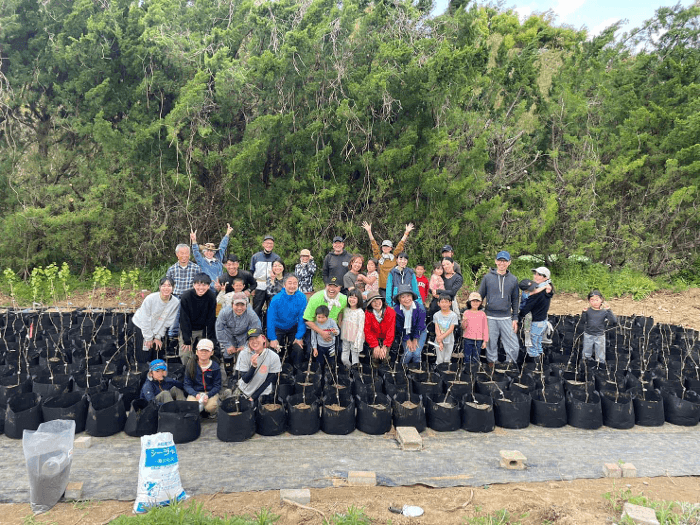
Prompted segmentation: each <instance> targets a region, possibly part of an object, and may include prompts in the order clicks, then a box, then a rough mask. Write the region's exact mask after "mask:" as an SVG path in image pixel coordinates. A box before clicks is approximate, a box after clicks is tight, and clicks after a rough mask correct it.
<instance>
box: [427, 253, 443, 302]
mask: <svg viewBox="0 0 700 525" xmlns="http://www.w3.org/2000/svg"><path fill="white" fill-rule="evenodd" d="M442 272H443V270H442V261H440V262H436V263H435V264H433V274H432V275H431V276H430V282H429V283H428V291H429V292H430V295H431V296H432V297H433V298H434V299H437V298H438V293H437V291H438V290H444V289H445V281H443V280H442Z"/></svg>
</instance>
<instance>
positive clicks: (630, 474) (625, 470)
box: [621, 463, 637, 478]
mask: <svg viewBox="0 0 700 525" xmlns="http://www.w3.org/2000/svg"><path fill="white" fill-rule="evenodd" d="M621 468H622V477H623V478H636V477H637V467H635V466H634V465H632V463H623V464H622V467H621Z"/></svg>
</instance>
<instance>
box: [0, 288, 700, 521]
mask: <svg viewBox="0 0 700 525" xmlns="http://www.w3.org/2000/svg"><path fill="white" fill-rule="evenodd" d="M114 295H116V294H113V293H110V292H108V293H107V294H106V296H105V298H104V300H102V298H98V299H97V300H94V301H91V300H90V299H89V298H88V297H87V296H84V297H82V296H81V297H73V298H72V299H71V302H72V303H73V305H72V306H79V305H81V306H82V305H88V304H92V305H93V306H95V307H97V306H99V307H116V306H118V303H119V301H118V300H116V299H115V298H114ZM6 299H8V298H6V297H1V296H0V304H4V305H7V304H9V301H6ZM137 299H140V298H137ZM608 302H609V303H610V306H611V308H612V310H613V312H615V313H616V314H618V315H633V314H637V315H645V316H651V317H654V319H655V320H656V321H657V322H664V323H672V324H678V325H683V326H686V327H689V328H694V329H696V330H700V289H698V288H693V289H690V290H688V291H686V292H683V293H670V292H657V293H654V294H652V295H651V296H650V297H649V298H647V299H646V300H644V301H634V300H632V299H631V298H627V297H625V298H620V299H611V300H609V301H608ZM129 303H130V304H129V306H132V304H134V303H133V302H132V301H131V300H130V301H129ZM138 303H140V300H139V301H138ZM61 306H70V305H65V304H64V305H61ZM585 306H586V301H585V298H580V297H578V296H576V295H573V294H558V295H555V297H554V299H553V300H552V304H551V308H550V312H552V313H555V314H575V313H580V312H581V311H582V310H583V309H584V308H585ZM628 489H629V490H630V491H631V494H632V495H640V494H641V495H645V496H647V497H648V498H649V499H652V500H665V501H679V502H683V501H685V502H690V503H695V504H698V503H700V477H676V478H670V477H660V478H639V479H624V480H621V479H618V480H611V479H594V480H591V479H581V480H575V481H559V482H544V483H510V484H504V485H490V486H484V487H478V488H469V487H456V488H440V489H435V488H430V487H426V486H422V485H417V486H410V487H393V488H389V487H371V488H365V487H360V488H357V487H335V488H327V489H311V503H310V504H309V505H308V506H307V507H308V508H301V507H298V506H295V505H291V504H281V503H280V501H279V492H278V491H265V492H244V493H236V494H213V495H209V496H198V497H196V498H194V500H195V501H197V502H198V503H202V504H204V507H205V508H206V509H207V510H209V511H211V512H212V513H214V514H215V515H219V516H223V515H225V514H237V515H246V514H247V515H253V514H255V513H256V512H258V511H260V510H261V509H263V508H267V509H270V510H271V511H272V512H273V513H274V514H277V515H279V516H280V520H279V521H278V523H283V524H298V523H304V524H309V525H312V524H321V523H323V520H324V519H328V518H330V517H331V516H332V515H333V514H336V513H341V514H342V513H344V512H346V510H347V509H348V508H349V507H350V506H355V507H362V508H364V510H365V513H366V514H367V516H369V517H370V518H371V519H372V522H373V523H377V524H384V523H392V524H394V525H402V524H409V523H411V524H426V525H427V524H449V523H463V522H464V519H465V518H471V517H476V516H486V515H489V514H492V513H495V512H496V511H498V510H500V509H506V510H507V511H508V513H509V516H510V520H511V521H510V522H504V523H522V524H523V525H525V524H542V523H552V524H561V525H566V524H598V523H613V522H616V521H618V520H619V517H620V514H619V511H615V510H614V509H613V507H612V505H611V503H610V502H609V501H607V500H606V499H605V498H604V496H603V495H604V494H605V493H612V494H615V495H620V493H621V492H623V491H625V490H628ZM404 504H410V505H418V506H420V507H422V508H423V509H424V510H425V514H424V515H423V516H422V517H420V518H407V517H403V516H398V515H396V514H392V513H390V512H389V511H388V507H389V506H399V507H400V506H402V505H404ZM132 506H133V502H121V501H87V502H77V503H59V504H58V505H57V506H56V507H55V508H54V509H52V510H51V511H50V512H48V513H46V514H44V515H40V516H37V517H36V518H34V521H31V519H32V518H31V510H30V508H29V505H28V504H0V516H2V517H1V518H0V522H1V523H3V524H24V523H46V524H49V523H52V524H56V525H79V524H80V525H84V524H89V525H92V524H107V523H109V522H110V521H112V520H114V519H115V518H116V517H118V516H121V515H130V514H131V510H132Z"/></svg>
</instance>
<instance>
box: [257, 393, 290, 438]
mask: <svg viewBox="0 0 700 525" xmlns="http://www.w3.org/2000/svg"><path fill="white" fill-rule="evenodd" d="M286 425H287V411H286V410H285V408H284V405H283V404H281V403H279V401H275V398H274V397H273V396H272V395H265V396H260V397H259V398H258V410H257V413H256V417H255V430H256V432H257V433H258V434H260V435H261V436H278V435H279V434H281V433H282V432H284V430H285V428H286Z"/></svg>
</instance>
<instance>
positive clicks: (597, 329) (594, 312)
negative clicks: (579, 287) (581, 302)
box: [581, 290, 617, 365]
mask: <svg viewBox="0 0 700 525" xmlns="http://www.w3.org/2000/svg"><path fill="white" fill-rule="evenodd" d="M588 304H590V305H591V306H590V307H589V308H588V309H587V310H584V311H583V314H581V322H582V323H583V325H584V329H583V357H584V358H585V359H590V358H591V355H592V354H593V348H594V347H595V359H596V361H598V363H599V364H601V365H605V329H606V326H605V321H606V320H607V321H608V324H609V326H615V325H616V324H617V317H615V314H613V313H612V311H611V310H610V306H609V305H608V303H606V302H605V299H603V294H601V293H600V291H599V290H593V291H591V293H589V294H588Z"/></svg>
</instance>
